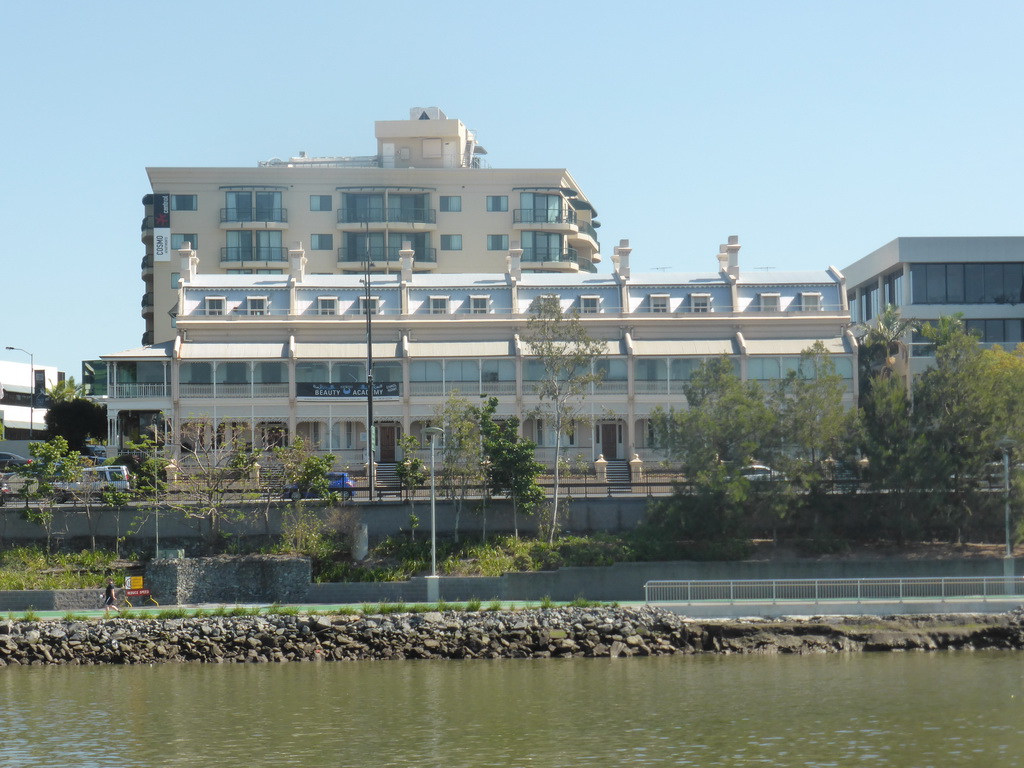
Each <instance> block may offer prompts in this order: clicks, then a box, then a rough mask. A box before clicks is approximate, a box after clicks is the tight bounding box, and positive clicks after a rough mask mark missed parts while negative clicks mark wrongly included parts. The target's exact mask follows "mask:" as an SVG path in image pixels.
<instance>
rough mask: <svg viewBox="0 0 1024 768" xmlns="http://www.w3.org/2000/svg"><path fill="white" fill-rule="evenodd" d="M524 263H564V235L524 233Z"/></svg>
mask: <svg viewBox="0 0 1024 768" xmlns="http://www.w3.org/2000/svg"><path fill="white" fill-rule="evenodd" d="M522 236H523V261H526V262H528V261H562V260H563V258H564V257H563V254H562V235H560V234H556V233H554V232H523V233H522Z"/></svg>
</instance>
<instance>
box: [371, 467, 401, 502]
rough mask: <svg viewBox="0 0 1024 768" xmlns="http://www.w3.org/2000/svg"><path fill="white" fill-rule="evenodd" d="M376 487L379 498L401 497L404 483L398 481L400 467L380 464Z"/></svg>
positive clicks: (376, 476) (375, 481)
mask: <svg viewBox="0 0 1024 768" xmlns="http://www.w3.org/2000/svg"><path fill="white" fill-rule="evenodd" d="M374 485H375V486H376V490H377V497H378V498H380V497H381V496H393V495H401V493H402V481H401V480H399V479H398V465H397V464H395V463H393V462H392V463H383V462H382V463H380V464H378V465H377V471H376V474H375V475H374Z"/></svg>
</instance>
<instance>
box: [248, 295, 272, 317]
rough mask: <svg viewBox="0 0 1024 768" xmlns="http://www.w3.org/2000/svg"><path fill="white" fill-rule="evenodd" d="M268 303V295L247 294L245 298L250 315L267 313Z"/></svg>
mask: <svg viewBox="0 0 1024 768" xmlns="http://www.w3.org/2000/svg"><path fill="white" fill-rule="evenodd" d="M267 304H268V301H267V297H266V296H247V297H246V299H245V308H246V311H247V313H248V314H249V315H250V316H255V315H265V314H267Z"/></svg>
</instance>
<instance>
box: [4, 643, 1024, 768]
mask: <svg viewBox="0 0 1024 768" xmlns="http://www.w3.org/2000/svg"><path fill="white" fill-rule="evenodd" d="M0 734H2V739H0V766H2V768H15V767H17V768H21V767H22V766H26V767H27V766H78V767H79V768H89V767H91V766H110V767H111V768H115V767H116V768H130V767H131V766H203V767H204V768H207V767H214V766H403V767H404V766H422V767H424V768H433V767H435V766H437V767H440V766H452V767H453V768H461V767H463V766H465V767H466V768H469V767H470V766H472V767H473V768H483V767H485V766H502V767H503V768H515V767H517V766H551V767H552V768H555V767H563V766H564V767H569V766H872V768H876V767H883V766H901V767H908V768H909V767H911V766H920V767H922V768H923V767H925V766H935V767H936V768H949V767H950V766H979V768H988V766H993V767H997V766H998V767H1003V766H1024V655H1022V654H1020V653H1018V652H977V653H890V654H855V655H827V656H825V655H821V656H803V657H797V656H749V657H739V656H733V657H721V656H700V657H692V656H691V657H682V656H680V657H674V658H640V659H567V660H544V661H526V660H511V661H469V662H454V661H449V662H444V661H418V662H411V661H405V662H402V661H387V662H359V663H340V662H339V663H318V664H313V663H307V664H289V665H266V664H264V665H248V666H246V665H220V666H215V665H198V664H189V665H177V664H173V665H172V664H168V665H161V666H152V667H7V668H4V669H0Z"/></svg>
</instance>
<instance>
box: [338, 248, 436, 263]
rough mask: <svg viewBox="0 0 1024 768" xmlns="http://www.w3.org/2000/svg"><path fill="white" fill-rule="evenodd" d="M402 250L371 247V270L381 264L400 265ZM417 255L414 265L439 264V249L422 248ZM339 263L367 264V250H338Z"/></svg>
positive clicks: (417, 251) (414, 258)
mask: <svg viewBox="0 0 1024 768" xmlns="http://www.w3.org/2000/svg"><path fill="white" fill-rule="evenodd" d="M401 250H402V247H401V246H398V245H389V246H387V247H385V246H380V245H376V246H374V245H371V246H370V261H371V262H373V263H371V265H370V268H371V269H372V268H374V267H376V266H379V265H381V264H398V263H399V261H400V259H399V256H398V252H399V251H401ZM414 250H415V253H416V255H415V256H414V257H413V264H414V265H416V264H436V263H437V248H420V249H418V250H417V249H414ZM338 263H339V264H366V249H365V248H339V249H338Z"/></svg>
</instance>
